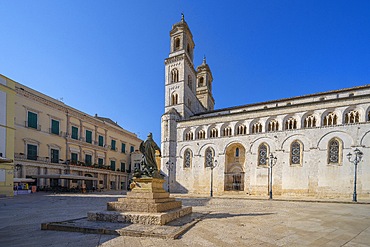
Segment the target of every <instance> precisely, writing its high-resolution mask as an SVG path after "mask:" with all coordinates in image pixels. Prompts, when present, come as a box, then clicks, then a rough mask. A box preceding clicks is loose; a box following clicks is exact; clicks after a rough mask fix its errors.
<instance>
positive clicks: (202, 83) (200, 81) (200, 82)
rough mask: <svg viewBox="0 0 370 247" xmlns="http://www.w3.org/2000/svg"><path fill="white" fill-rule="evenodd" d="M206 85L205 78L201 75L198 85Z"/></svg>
mask: <svg viewBox="0 0 370 247" xmlns="http://www.w3.org/2000/svg"><path fill="white" fill-rule="evenodd" d="M203 86H204V78H203V77H200V78H199V82H198V87H203Z"/></svg>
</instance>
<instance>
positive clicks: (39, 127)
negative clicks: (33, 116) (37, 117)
mask: <svg viewBox="0 0 370 247" xmlns="http://www.w3.org/2000/svg"><path fill="white" fill-rule="evenodd" d="M24 126H25V127H26V128H30V129H35V130H41V125H39V124H36V126H30V125H29V124H28V121H25V122H24Z"/></svg>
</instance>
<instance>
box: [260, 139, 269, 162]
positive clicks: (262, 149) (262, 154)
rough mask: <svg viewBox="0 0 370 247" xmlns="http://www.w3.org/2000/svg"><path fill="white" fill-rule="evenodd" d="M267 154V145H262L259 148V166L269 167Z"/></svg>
mask: <svg viewBox="0 0 370 247" xmlns="http://www.w3.org/2000/svg"><path fill="white" fill-rule="evenodd" d="M267 153H268V146H267V144H266V143H262V144H261V145H260V146H259V147H258V165H259V166H265V165H267V157H268V156H267Z"/></svg>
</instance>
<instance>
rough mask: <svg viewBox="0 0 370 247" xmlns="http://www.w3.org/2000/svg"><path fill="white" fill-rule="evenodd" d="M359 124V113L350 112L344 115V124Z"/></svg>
mask: <svg viewBox="0 0 370 247" xmlns="http://www.w3.org/2000/svg"><path fill="white" fill-rule="evenodd" d="M358 122H360V113H359V112H358V111H356V110H353V111H350V112H348V113H347V114H346V115H345V123H346V124H351V123H358Z"/></svg>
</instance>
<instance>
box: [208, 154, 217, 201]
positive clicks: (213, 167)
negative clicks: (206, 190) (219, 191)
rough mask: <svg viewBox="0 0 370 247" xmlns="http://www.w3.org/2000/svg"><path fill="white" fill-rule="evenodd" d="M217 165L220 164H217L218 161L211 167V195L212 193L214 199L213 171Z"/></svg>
mask: <svg viewBox="0 0 370 247" xmlns="http://www.w3.org/2000/svg"><path fill="white" fill-rule="evenodd" d="M217 165H218V162H217V160H215V161H214V162H212V164H211V165H210V166H209V167H210V168H211V193H210V194H211V197H213V169H215V168H216V166H217Z"/></svg>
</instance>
